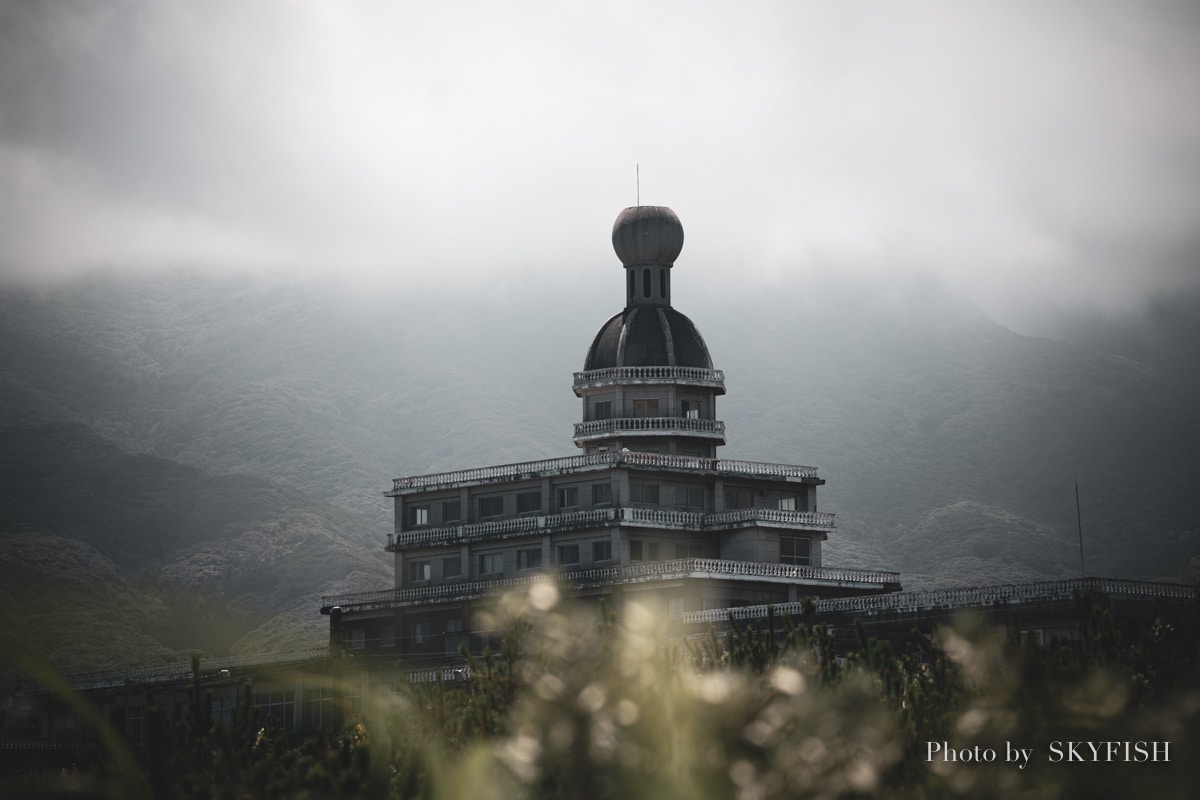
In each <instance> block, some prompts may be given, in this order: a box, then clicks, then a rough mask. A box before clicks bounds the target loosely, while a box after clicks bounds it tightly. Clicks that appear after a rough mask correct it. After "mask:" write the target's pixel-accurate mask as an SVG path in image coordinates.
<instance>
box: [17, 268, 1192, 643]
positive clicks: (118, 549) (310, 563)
mask: <svg viewBox="0 0 1200 800" xmlns="http://www.w3.org/2000/svg"><path fill="white" fill-rule="evenodd" d="M614 288H615V289H619V286H615V287H614ZM621 299H622V298H621V297H620V296H619V292H614V293H613V295H611V296H610V295H601V294H597V295H594V296H593V295H589V294H586V293H585V294H580V292H579V291H578V287H577V286H576V285H575V283H574V281H573V279H572V278H571V276H569V275H564V276H563V278H562V279H561V280H560V281H558V282H552V283H551V285H548V286H543V287H540V288H539V291H538V293H537V294H526V293H522V292H520V291H517V290H515V289H513V288H512V287H505V286H500V287H499V288H496V287H491V288H489V289H487V290H483V289H480V290H464V289H461V288H460V289H459V290H458V292H457V294H455V293H453V292H451V291H449V290H446V291H433V290H420V291H417V290H411V291H408V290H404V289H402V288H388V289H383V288H381V289H379V290H378V291H365V290H362V289H336V288H334V287H331V286H315V285H310V284H305V283H303V282H299V281H286V282H285V281H279V280H268V279H250V278H233V277H225V278H209V277H203V276H200V275H198V274H196V273H173V274H165V275H156V276H151V277H146V276H141V277H131V276H119V275H101V276H93V277H90V278H87V279H82V280H78V281H76V282H73V283H71V284H67V285H64V286H60V287H56V288H46V289H42V290H39V291H35V290H32V289H20V288H9V289H5V290H3V291H0V408H2V409H3V411H2V415H0V439H2V446H0V467H2V469H3V485H2V487H0V503H2V505H0V533H2V534H3V535H4V536H5V540H4V541H5V545H4V550H3V558H4V566H5V568H6V570H8V574H9V575H13V576H15V577H14V579H13V580H11V581H6V584H5V595H6V597H5V599H6V600H9V601H10V602H15V601H19V600H27V599H29V598H36V599H37V602H35V603H32V604H29V603H26V604H25V605H24V607H25V608H32V609H34V610H31V611H30V613H29V614H28V615H27V617H28V618H29V619H30V620H32V621H31V622H29V623H28V625H29V626H30V628H31V629H32V630H36V629H38V628H39V625H38V624H37V615H38V614H41V613H43V612H45V613H47V614H49V613H56V614H57V613H61V612H62V610H63V609H62V608H61V606H62V605H63V603H64V602H65V601H64V600H63V598H65V597H67V596H68V594H70V593H68V592H60V593H57V594H55V597H56V598H57V600H54V599H46V598H45V597H44V596H43V595H40V594H37V593H36V590H37V589H38V588H39V587H45V586H47V585H51V584H55V585H62V586H64V587H70V592H71V593H75V594H74V596H76V597H79V598H83V597H88V596H91V594H95V595H96V596H97V597H98V598H100V599H98V600H97V601H96V602H95V603H93V604H91V605H90V606H89V613H90V614H91V615H92V616H86V615H85V617H84V622H85V623H86V624H83V627H84V628H86V629H87V630H92V631H98V630H103V629H104V628H105V626H106V625H112V626H116V627H119V628H121V629H122V630H123V631H124V632H123V633H122V634H121V635H120V637H118V638H120V640H121V642H122V643H123V645H122V646H124V647H126V648H127V650H126V652H128V653H130V654H131V657H134V658H133V660H144V659H145V658H148V657H150V656H152V655H154V654H155V653H158V652H163V651H167V650H171V649H178V648H183V647H187V646H198V647H201V648H204V649H209V650H211V651H214V652H216V651H220V650H222V649H226V648H229V647H235V646H236V647H239V648H242V649H245V648H247V647H250V646H254V647H257V648H259V649H267V648H268V647H269V648H270V649H276V646H286V645H287V644H288V643H289V642H290V641H293V640H294V635H293V633H292V631H294V630H298V629H299V628H298V627H297V626H300V627H304V626H307V627H306V628H305V630H307V631H308V633H306V634H304V635H305V636H310V637H312V641H319V636H320V633H319V629H320V626H321V618H320V617H318V616H317V615H316V604H315V601H316V597H317V596H318V595H319V594H320V593H321V592H322V591H328V590H329V588H330V587H335V586H336V587H338V588H339V589H369V588H378V587H380V586H384V585H388V583H389V581H390V576H389V574H388V573H389V570H388V564H387V560H386V558H385V554H384V553H382V544H383V540H384V535H385V534H386V533H387V531H388V530H390V526H391V520H390V507H389V504H388V501H387V499H386V498H385V497H384V496H383V493H384V492H385V491H386V490H387V489H388V488H389V486H390V479H391V478H392V477H395V476H397V475H403V474H412V473H420V472H427V471H436V470H441V469H452V468H461V467H468V466H476V465H481V464H489V463H505V462H512V461H518V460H522V459H527V458H541V457H548V456H549V457H552V456H560V455H569V454H570V453H572V452H574V447H573V445H572V444H571V441H570V436H571V423H572V422H573V421H575V420H576V419H577V418H578V413H579V407H578V400H576V398H574V396H573V395H572V393H571V390H570V382H571V372H572V371H573V370H576V369H579V368H580V366H581V362H582V358H583V353H584V351H585V349H586V347H587V345H588V343H589V342H590V339H591V336H592V335H593V334H594V332H595V330H596V329H597V328H598V327H599V326H600V324H601V323H602V322H603V321H604V320H605V319H606V318H607V316H608V315H610V314H611V313H613V312H615V311H616V310H618V306H619V303H620V302H621ZM676 306H677V307H678V308H680V310H682V311H683V312H685V313H686V314H688V315H689V316H690V317H691V318H692V319H693V320H694V321H695V322H696V323H697V325H698V326H699V328H700V330H701V331H702V332H703V333H704V335H705V337H706V339H707V341H708V344H709V347H710V349H711V351H712V354H713V359H714V362H715V365H716V366H717V367H718V368H721V369H724V370H725V372H726V384H727V388H728V395H727V396H726V397H724V398H722V400H721V402H720V405H719V412H720V417H721V418H722V419H724V420H725V421H726V422H727V425H728V438H729V445H728V446H727V447H726V448H725V449H724V454H725V455H726V456H729V457H739V458H749V459H757V460H765V461H783V462H790V463H803V464H813V465H816V466H818V467H819V468H820V469H821V475H822V476H823V477H824V478H826V480H827V481H828V485H827V486H826V487H824V488H823V489H822V490H821V496H820V502H821V504H822V510H826V511H832V512H834V513H836V514H837V520H838V526H839V530H838V531H837V532H835V533H834V534H833V535H832V536H831V537H830V541H829V542H828V544H827V549H826V561H827V563H830V564H837V565H840V566H860V567H876V568H890V569H899V570H900V571H902V572H903V573H904V581H905V585H906V586H908V587H911V588H917V587H920V586H927V585H932V584H942V585H947V584H958V583H977V582H996V581H1004V580H1025V579H1031V578H1040V577H1058V576H1073V575H1076V574H1077V573H1078V570H1079V550H1078V538H1077V534H1076V517H1075V494H1074V486H1075V482H1076V480H1078V482H1079V486H1080V493H1081V497H1082V505H1083V526H1084V534H1085V537H1084V538H1085V542H1086V555H1087V571H1088V572H1089V573H1091V574H1105V575H1116V576H1125V577H1138V578H1165V579H1181V578H1188V577H1189V576H1190V577H1194V576H1195V567H1194V566H1193V559H1195V558H1196V557H1197V556H1200V499H1198V498H1200V493H1198V492H1196V491H1195V489H1194V486H1193V484H1194V481H1195V478H1196V476H1197V475H1200V420H1198V415H1197V414H1196V412H1195V409H1196V408H1200V396H1198V394H1200V392H1198V390H1197V387H1196V386H1195V385H1194V384H1192V383H1189V382H1188V381H1187V380H1184V379H1180V378H1177V377H1176V376H1174V375H1172V374H1168V373H1164V372H1162V371H1159V370H1156V369H1153V368H1151V367H1148V366H1146V365H1145V364H1143V363H1140V362H1135V361H1132V360H1129V359H1127V358H1121V357H1116V356H1113V355H1108V354H1105V353H1102V352H1098V351H1093V350H1088V349H1086V348H1083V347H1080V346H1077V345H1066V344H1063V343H1060V342H1055V341H1051V340H1047V339H1031V338H1027V337H1022V336H1018V335H1016V334H1014V333H1012V332H1010V331H1008V330H1006V329H1004V328H1002V327H1000V326H998V325H996V324H995V323H993V322H992V321H990V320H989V319H987V318H986V317H985V316H984V315H983V314H982V313H980V312H979V311H978V310H976V309H975V308H974V307H973V306H971V305H970V304H969V303H967V302H966V301H965V300H963V299H962V298H959V297H956V296H954V295H952V294H949V293H946V292H944V291H942V290H940V289H938V287H936V286H920V287H914V286H911V285H909V286H904V285H901V284H899V283H897V284H896V285H893V286H881V285H866V284H856V283H855V282H853V281H852V280H850V279H842V278H824V279H820V280H815V279H809V280H808V281H807V282H806V283H805V284H804V285H803V286H800V285H797V286H796V287H794V288H793V289H791V290H787V291H782V292H778V293H776V294H775V295H773V296H758V295H750V294H738V293H736V292H733V293H724V294H721V295H717V294H710V295H704V294H691V295H683V294H682V293H681V292H677V297H676ZM101 588H103V591H101ZM31 593H32V594H31ZM72 605H75V606H78V605H80V602H76V601H72ZM184 607H192V610H197V609H199V611H198V612H197V613H199V614H200V616H202V617H203V616H204V615H208V616H207V617H204V619H207V620H209V621H208V622H205V621H204V620H199V621H196V622H195V623H194V630H195V631H196V633H195V637H194V638H195V642H192V641H186V639H187V637H186V636H182V635H181V632H183V631H189V630H190V629H189V628H188V627H187V626H186V625H183V624H175V623H174V622H172V621H171V620H172V616H171V615H172V614H174V613H176V610H178V609H181V608H184ZM131 609H138V610H137V612H136V613H134V612H133V611H132V610H131ZM155 609H158V610H155ZM279 615H282V616H279ZM93 617H95V618H94V619H93ZM55 619H59V618H55ZM269 619H275V620H276V622H275V623H273V624H268V623H267V620H269ZM23 624H25V623H23ZM41 627H44V628H45V629H46V630H50V629H52V628H54V627H55V625H51V624H47V625H45V626H41ZM251 630H254V631H255V632H254V633H253V635H251V636H249V637H248V638H243V637H244V635H245V634H246V633H247V632H248V631H251ZM238 639H242V641H241V643H240V644H238V642H237V640H238ZM306 643H311V642H306ZM68 649H70V648H68ZM80 649H81V650H86V648H80ZM64 652H65V651H64ZM77 655H78V654H77ZM75 662H79V658H76V659H75ZM75 662H73V663H75Z"/></svg>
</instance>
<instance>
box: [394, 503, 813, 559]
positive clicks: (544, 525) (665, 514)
mask: <svg viewBox="0 0 1200 800" xmlns="http://www.w3.org/2000/svg"><path fill="white" fill-rule="evenodd" d="M616 524H626V525H639V526H642V525H646V526H653V527H658V528H675V529H686V530H702V531H719V530H728V529H730V528H738V527H745V526H748V525H767V526H771V527H785V528H789V529H802V530H821V531H827V530H832V529H833V527H834V524H833V514H826V513H823V512H821V513H819V512H816V511H786V510H780V509H775V508H739V509H736V510H733V511H718V512H716V513H710V514H706V513H704V512H699V511H679V510H675V509H668V508H592V509H587V510H584V511H571V512H567V513H563V514H545V515H539V516H527V517H513V518H510V519H502V520H494V521H491V522H475V523H472V524H470V525H445V526H440V527H437V528H418V529H416V530H410V531H401V532H400V533H397V534H393V535H389V536H388V544H387V547H386V548H385V549H386V550H387V551H388V552H396V551H397V550H404V549H406V548H410V547H434V546H437V545H442V544H449V543H451V542H474V541H481V540H485V539H487V540H501V539H509V538H513V537H517V536H528V535H531V534H541V533H554V532H559V531H570V530H578V529H580V528H595V527H603V526H610V525H616Z"/></svg>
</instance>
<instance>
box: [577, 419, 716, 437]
mask: <svg viewBox="0 0 1200 800" xmlns="http://www.w3.org/2000/svg"><path fill="white" fill-rule="evenodd" d="M673 431H684V432H686V433H693V434H700V435H703V436H724V435H725V423H724V422H722V421H721V420H719V419H699V418H697V417H614V418H612V419H593V420H589V421H588V422H576V423H575V438H576V439H583V438H586V437H589V436H606V435H610V434H614V433H625V434H629V433H670V432H673Z"/></svg>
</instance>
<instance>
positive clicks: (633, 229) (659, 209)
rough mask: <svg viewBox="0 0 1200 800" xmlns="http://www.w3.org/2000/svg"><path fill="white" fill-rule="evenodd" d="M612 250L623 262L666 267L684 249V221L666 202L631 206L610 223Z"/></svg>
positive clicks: (625, 263)
mask: <svg viewBox="0 0 1200 800" xmlns="http://www.w3.org/2000/svg"><path fill="white" fill-rule="evenodd" d="M612 243H613V250H615V251H617V258H619V259H621V263H622V264H624V265H625V266H627V267H628V266H632V265H634V264H659V265H661V266H664V267H669V266H671V265H672V264H674V263H675V259H677V258H679V251H680V250H682V249H683V223H682V222H680V221H679V217H677V216H675V212H674V211H672V210H671V209H669V208H667V207H666V206H631V207H629V208H627V209H625V210H624V211H622V212H621V213H620V214H618V215H617V220H616V222H614V223H613V232H612Z"/></svg>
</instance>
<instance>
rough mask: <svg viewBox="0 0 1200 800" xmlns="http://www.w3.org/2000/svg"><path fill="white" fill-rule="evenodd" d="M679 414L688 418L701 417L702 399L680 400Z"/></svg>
mask: <svg viewBox="0 0 1200 800" xmlns="http://www.w3.org/2000/svg"><path fill="white" fill-rule="evenodd" d="M679 415H680V416H681V417H686V418H688V419H700V401H699V400H680V401H679Z"/></svg>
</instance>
